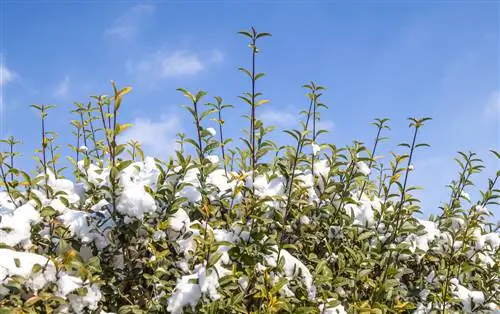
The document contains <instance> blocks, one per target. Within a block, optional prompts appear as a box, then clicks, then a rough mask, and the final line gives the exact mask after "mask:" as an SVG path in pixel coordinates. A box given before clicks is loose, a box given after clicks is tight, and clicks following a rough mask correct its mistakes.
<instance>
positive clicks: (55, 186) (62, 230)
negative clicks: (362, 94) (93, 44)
mask: <svg viewBox="0 0 500 314" xmlns="http://www.w3.org/2000/svg"><path fill="white" fill-rule="evenodd" d="M240 34H242V36H244V37H245V38H247V39H248V40H249V41H250V45H249V47H250V48H251V57H252V61H253V62H252V68H250V69H248V70H247V69H241V71H242V72H243V73H244V74H245V75H247V76H248V78H249V82H250V86H249V90H250V91H249V92H246V93H243V95H241V96H240V98H241V100H242V101H243V102H244V103H246V104H248V108H249V114H248V116H246V118H247V119H248V120H249V129H248V131H247V132H246V133H245V134H244V136H243V137H242V138H241V142H240V144H239V145H233V146H231V144H230V142H231V139H227V138H224V136H223V134H224V133H223V128H224V117H223V114H225V113H226V110H228V109H227V108H228V107H230V106H228V105H226V104H225V103H224V101H223V99H222V98H220V97H214V102H213V103H207V100H206V93H205V92H202V91H199V92H197V93H192V92H189V91H187V90H185V89H179V91H180V92H181V93H182V94H184V95H185V96H186V97H187V100H188V102H189V105H188V106H186V109H187V110H188V111H189V112H190V114H191V115H192V118H193V121H194V124H195V126H196V129H195V131H196V132H195V136H194V137H193V138H190V137H187V136H185V135H180V136H179V149H178V150H177V151H176V152H175V156H173V157H172V158H170V159H169V160H168V161H162V160H158V159H154V158H151V157H144V154H143V152H142V150H141V147H140V144H139V143H137V142H128V143H120V141H119V136H120V134H121V133H122V132H124V131H125V130H126V129H127V128H129V127H130V125H129V124H123V123H121V121H120V120H119V111H120V109H121V104H122V99H123V98H124V96H125V95H126V94H127V93H129V92H130V91H131V89H130V88H129V87H127V88H124V89H118V88H117V87H116V85H115V84H114V83H113V85H112V87H113V95H112V96H104V95H102V96H97V97H93V101H92V102H90V103H89V104H88V105H83V104H77V105H76V109H75V110H74V113H75V114H76V116H77V119H76V120H74V121H72V125H73V126H74V128H75V132H74V134H75V138H76V144H75V145H72V146H71V147H72V149H73V151H74V157H70V156H68V159H69V161H70V164H71V168H72V171H68V170H66V171H63V168H60V164H59V161H58V158H59V157H58V156H59V153H58V149H59V147H58V146H56V135H55V134H54V133H51V132H49V131H48V130H47V124H46V122H47V118H48V114H49V109H50V106H47V105H35V106H34V107H35V108H36V109H37V110H39V112H40V116H41V133H40V141H41V148H40V149H39V150H37V157H35V158H36V160H37V161H38V166H37V175H35V176H31V175H29V174H28V173H27V172H25V171H23V170H20V169H17V168H16V167H15V161H16V158H17V155H18V154H17V153H15V146H16V145H17V144H18V142H17V141H16V140H15V139H14V138H10V139H8V140H5V141H4V145H6V146H7V147H8V149H7V152H4V153H3V154H2V155H1V157H0V171H1V172H0V174H1V181H2V186H3V191H2V192H1V194H0V202H1V221H0V243H1V246H2V248H0V255H1V258H0V280H1V281H0V284H1V285H0V296H1V299H0V305H1V312H2V313H70V312H75V313H106V312H116V313H165V312H170V313H182V312H184V313H278V312H279V313H323V314H325V313H347V312H349V313H410V312H413V313H431V312H432V313H435V312H436V313H437V312H441V313H445V312H446V313H463V312H467V313H468V312H477V313H490V312H495V311H496V312H498V306H499V304H500V300H499V295H500V293H499V292H500V284H499V273H500V271H499V245H500V239H499V226H498V225H494V224H492V223H491V222H490V221H491V217H492V214H491V213H490V211H489V210H488V209H487V207H491V206H496V205H497V199H498V197H499V190H498V189H497V188H496V184H497V180H498V177H499V175H500V171H497V172H496V173H495V174H494V176H493V179H490V180H489V184H488V188H487V189H486V190H485V191H483V192H481V198H480V199H479V200H477V201H475V202H473V201H472V200H471V199H470V198H469V197H468V194H467V193H466V191H467V190H468V189H470V187H471V186H472V176H473V175H474V174H476V173H478V172H480V171H482V170H483V166H482V165H481V160H480V159H479V158H478V157H477V156H476V155H475V154H474V153H462V152H460V153H459V155H458V157H457V159H456V161H457V163H458V165H459V167H460V173H459V177H458V179H457V180H454V181H452V183H451V184H450V190H451V193H450V199H449V201H448V202H446V203H444V204H443V205H442V207H441V213H440V215H438V216H437V217H432V216H431V217H430V219H429V220H422V219H418V218H416V215H417V214H418V213H420V206H419V200H418V199H416V198H415V196H414V195H413V193H414V191H415V190H416V189H417V188H416V187H413V186H409V185H408V177H409V176H410V175H411V173H412V171H413V166H412V161H413V160H414V158H416V154H418V151H419V149H422V148H424V147H425V146H428V145H426V144H424V143H420V140H419V131H420V130H421V128H422V127H424V124H425V123H426V122H427V121H428V120H429V118H410V119H409V121H410V125H409V126H410V129H411V132H412V137H411V141H410V143H403V144H401V145H400V146H402V147H403V149H405V150H406V152H405V153H403V154H396V153H392V157H391V158H390V160H389V163H390V167H389V168H388V169H386V168H384V166H383V165H381V163H380V158H379V157H378V156H377V155H376V153H377V148H378V145H379V144H380V143H381V142H382V141H383V140H384V139H385V137H384V136H385V133H386V132H387V130H388V129H389V127H388V123H389V120H388V119H376V120H375V122H374V126H375V127H376V137H375V142H374V144H373V148H372V149H371V150H370V149H367V148H366V147H365V145H364V144H363V143H361V142H354V143H353V144H352V145H350V146H348V147H345V148H341V147H337V146H335V145H334V144H320V137H321V135H322V134H323V133H324V132H325V131H324V130H317V122H318V121H319V120H320V111H322V110H325V108H326V106H325V105H324V104H323V103H322V102H321V96H322V93H323V92H324V88H323V87H322V86H319V85H317V84H315V83H312V82H311V83H310V84H308V85H306V86H304V87H305V89H306V90H307V96H308V102H309V106H308V107H307V108H306V110H305V111H303V112H301V115H302V116H303V119H302V122H301V123H300V126H299V127H298V128H297V129H293V130H287V131H285V132H286V133H287V134H288V135H289V136H290V137H291V138H292V140H293V142H294V144H292V145H285V146H278V145H277V144H276V143H274V142H272V141H271V140H269V139H268V134H269V133H270V132H271V130H272V128H271V127H267V126H265V125H264V124H263V122H262V121H259V120H258V119H257V110H259V108H260V106H263V105H265V104H266V103H267V102H268V101H267V100H266V99H263V98H261V93H260V92H259V91H258V88H260V84H257V83H260V79H261V78H262V77H263V76H264V74H263V73H258V72H257V71H256V69H255V62H254V61H255V58H256V57H257V56H258V52H259V49H258V47H257V44H258V43H259V42H260V41H261V40H262V39H264V38H265V37H268V36H270V34H268V33H258V32H256V31H255V29H253V28H252V29H251V30H250V31H249V32H246V31H243V32H240ZM210 117H211V118H213V119H214V120H215V121H216V122H217V125H218V130H215V129H213V128H208V127H205V125H206V121H207V119H209V118H210ZM188 146H192V148H193V149H194V150H193V151H194V154H189V153H187V152H186V151H185V147H188ZM311 148H312V152H310V150H311ZM493 153H494V154H495V155H496V157H499V158H500V155H499V153H497V152H493ZM68 172H70V174H69V177H72V178H73V179H74V181H71V180H69V179H67V178H65V177H64V173H68ZM373 172H375V175H374V174H373Z"/></svg>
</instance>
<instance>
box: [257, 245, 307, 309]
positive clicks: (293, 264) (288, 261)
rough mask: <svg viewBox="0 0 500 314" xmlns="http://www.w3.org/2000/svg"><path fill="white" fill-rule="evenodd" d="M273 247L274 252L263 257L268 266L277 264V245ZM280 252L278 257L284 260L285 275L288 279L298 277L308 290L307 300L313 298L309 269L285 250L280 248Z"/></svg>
mask: <svg viewBox="0 0 500 314" xmlns="http://www.w3.org/2000/svg"><path fill="white" fill-rule="evenodd" d="M275 249H276V252H273V253H272V254H270V255H268V256H267V257H266V258H265V260H266V263H267V265H268V266H269V267H276V266H277V262H278V261H277V258H278V253H277V247H275ZM280 252H281V253H280V259H281V258H283V260H284V261H285V264H284V265H283V272H284V274H285V277H286V278H288V279H290V280H291V279H293V278H294V277H300V278H301V279H302V282H303V283H304V285H305V287H306V289H307V291H308V297H309V300H313V299H314V298H315V297H316V287H315V286H314V284H313V278H312V275H311V272H310V271H309V269H308V268H307V267H306V266H305V265H304V264H303V263H302V262H301V261H300V260H298V259H297V258H295V257H294V256H293V255H291V254H290V253H289V252H288V251H287V250H284V249H282V250H281V251H280ZM285 286H286V285H285Z"/></svg>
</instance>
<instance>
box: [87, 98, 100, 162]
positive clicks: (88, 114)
mask: <svg viewBox="0 0 500 314" xmlns="http://www.w3.org/2000/svg"><path fill="white" fill-rule="evenodd" d="M87 109H88V111H87V116H88V118H89V126H90V132H92V141H93V142H94V148H95V153H96V157H97V159H101V157H100V156H99V148H98V147H97V140H96V137H95V130H94V124H93V123H92V116H91V115H90V105H89V107H88V108H87Z"/></svg>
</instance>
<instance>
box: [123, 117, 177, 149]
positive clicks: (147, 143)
mask: <svg viewBox="0 0 500 314" xmlns="http://www.w3.org/2000/svg"><path fill="white" fill-rule="evenodd" d="M180 129H181V123H180V119H179V117H178V116H176V115H169V116H161V117H160V119H159V120H157V121H153V120H152V119H150V118H136V119H135V120H134V122H133V127H131V128H130V129H128V130H127V131H125V133H124V134H123V136H121V137H120V139H119V140H120V142H121V143H125V142H127V141H129V140H134V141H138V142H140V143H141V146H142V149H143V151H144V153H145V154H147V155H150V156H154V157H158V158H168V157H169V156H170V154H172V153H173V152H174V151H175V149H177V143H176V142H175V140H176V134H177V133H178V132H180Z"/></svg>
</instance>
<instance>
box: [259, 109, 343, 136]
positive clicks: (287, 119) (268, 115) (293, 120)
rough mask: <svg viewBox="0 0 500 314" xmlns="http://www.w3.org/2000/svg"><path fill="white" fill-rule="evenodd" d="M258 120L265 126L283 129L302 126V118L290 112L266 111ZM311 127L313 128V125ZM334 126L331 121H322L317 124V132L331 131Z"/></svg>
mask: <svg viewBox="0 0 500 314" xmlns="http://www.w3.org/2000/svg"><path fill="white" fill-rule="evenodd" d="M297 112H298V110H297ZM258 118H259V119H260V120H262V121H263V122H264V124H267V125H275V126H278V127H281V128H294V127H298V126H299V125H300V124H299V119H300V117H299V116H298V115H297V114H294V113H292V112H290V111H284V110H283V111H277V110H264V111H263V112H262V113H261V114H259V117H258ZM310 126H312V124H311V123H310ZM334 126H335V125H334V123H333V121H330V120H320V121H318V122H316V129H317V130H327V131H331V130H333V128H334Z"/></svg>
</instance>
